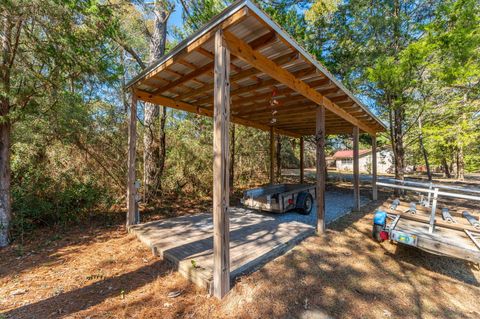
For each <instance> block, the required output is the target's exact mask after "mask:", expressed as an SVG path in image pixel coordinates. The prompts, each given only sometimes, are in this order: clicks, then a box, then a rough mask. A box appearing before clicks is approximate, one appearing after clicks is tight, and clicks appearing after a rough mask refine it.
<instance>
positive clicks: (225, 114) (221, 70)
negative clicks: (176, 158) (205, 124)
mask: <svg viewBox="0 0 480 319" xmlns="http://www.w3.org/2000/svg"><path fill="white" fill-rule="evenodd" d="M214 72H215V74H214V84H215V87H214V115H213V227H214V228H213V232H214V233H213V263H214V267H213V294H214V296H215V297H217V298H223V297H224V296H225V295H226V294H227V292H228V291H229V290H230V225H229V223H230V221H229V214H228V205H229V165H228V162H229V161H228V158H229V147H228V144H229V143H228V142H229V138H228V137H229V136H228V135H229V134H228V133H229V129H228V128H229V121H230V82H229V78H230V52H229V51H228V49H227V48H226V47H225V46H224V44H223V31H222V30H219V31H217V32H216V33H215V69H214Z"/></svg>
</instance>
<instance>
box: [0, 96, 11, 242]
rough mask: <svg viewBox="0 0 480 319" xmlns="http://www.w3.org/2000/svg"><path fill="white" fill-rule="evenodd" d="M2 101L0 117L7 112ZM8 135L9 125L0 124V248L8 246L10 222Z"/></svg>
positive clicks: (6, 107)
mask: <svg viewBox="0 0 480 319" xmlns="http://www.w3.org/2000/svg"><path fill="white" fill-rule="evenodd" d="M3 102H4V101H2V112H1V116H4V115H5V113H4V110H5V109H7V110H8V104H4V103H3ZM10 135H11V126H10V124H9V123H1V124H0V247H4V246H7V245H8V242H9V227H10V220H11V217H12V215H11V200H10Z"/></svg>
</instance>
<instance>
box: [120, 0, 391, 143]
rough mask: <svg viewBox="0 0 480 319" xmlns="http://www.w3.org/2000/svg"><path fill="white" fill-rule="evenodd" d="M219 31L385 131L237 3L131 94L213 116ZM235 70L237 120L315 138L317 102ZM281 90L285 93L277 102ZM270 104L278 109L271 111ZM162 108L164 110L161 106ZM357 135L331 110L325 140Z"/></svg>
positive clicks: (263, 18) (241, 65)
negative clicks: (332, 136)
mask: <svg viewBox="0 0 480 319" xmlns="http://www.w3.org/2000/svg"><path fill="white" fill-rule="evenodd" d="M244 12H246V13H245V15H244V16H242V17H243V19H238V23H233V22H232V23H231V24H228V22H229V21H232V20H233V18H234V17H235V16H238V15H239V14H242V13H244ZM218 28H226V29H227V30H228V32H230V33H232V34H233V35H234V36H235V37H237V38H238V39H241V40H242V41H244V42H245V43H248V44H251V45H253V46H255V47H252V49H257V50H258V51H257V52H260V53H261V54H262V55H263V56H264V57H265V58H267V59H268V60H270V61H273V62H274V63H276V64H277V65H278V66H281V67H282V68H283V69H284V70H287V71H288V72H290V73H291V74H293V75H294V76H296V77H297V78H298V79H301V80H303V81H304V82H305V83H308V84H309V85H310V86H311V87H312V88H313V89H315V90H317V92H319V93H320V94H322V95H323V96H324V97H326V98H328V99H331V101H332V102H333V103H334V104H335V107H338V108H341V109H342V110H343V111H342V112H346V113H348V114H350V115H349V116H351V117H354V118H355V119H356V121H358V122H360V123H362V125H364V126H365V128H371V130H372V131H382V130H384V129H385V126H384V124H383V123H382V122H381V121H379V120H378V119H377V118H376V117H375V116H374V115H373V114H372V113H371V112H370V111H369V110H368V108H367V107H365V106H364V105H363V104H362V103H361V102H360V101H358V100H357V99H356V98H355V97H354V96H353V94H352V93H351V92H350V91H348V90H347V89H346V88H345V87H344V86H343V85H342V84H341V83H340V82H339V81H338V80H336V79H335V78H334V77H333V76H332V75H331V74H330V73H329V72H328V70H326V68H325V67H324V66H323V65H321V63H319V62H318V61H317V60H316V59H314V58H313V57H312V56H311V55H310V54H308V53H307V52H306V51H305V50H304V49H303V48H302V47H300V46H299V45H298V43H296V42H295V41H294V40H293V39H292V38H291V37H290V36H289V35H288V34H287V33H286V32H285V31H284V30H283V29H282V28H281V27H280V26H278V25H277V24H276V23H275V22H273V20H271V19H270V18H269V17H268V16H267V15H266V13H265V12H263V11H262V10H261V9H259V8H258V7H257V6H256V5H254V4H253V3H251V2H250V1H248V0H244V1H238V2H236V3H234V4H232V5H231V6H229V7H228V8H226V9H225V10H224V11H223V12H222V13H221V14H219V15H218V16H217V17H215V18H214V19H213V20H212V21H211V22H210V23H208V24H207V25H206V26H204V27H203V28H202V29H200V30H199V31H198V32H196V33H195V34H193V35H192V36H190V37H189V38H187V39H185V40H184V41H182V42H181V43H180V44H179V45H178V46H177V47H176V48H174V49H173V50H172V51H171V52H169V53H168V54H167V55H166V56H164V57H163V58H161V59H160V60H158V61H156V62H155V63H153V64H152V66H150V67H148V68H147V69H146V70H144V71H143V72H141V73H140V74H139V75H137V76H136V77H135V78H134V79H132V80H131V81H130V82H129V83H128V84H127V87H130V86H134V87H135V88H136V89H140V90H142V91H144V93H145V94H147V95H145V94H142V95H141V96H139V98H140V99H142V98H143V99H153V98H155V97H158V98H162V97H168V98H171V101H169V104H170V105H168V106H172V107H177V108H181V109H182V108H183V109H189V110H192V109H194V108H195V107H199V106H200V107H202V108H204V109H205V110H206V111H207V113H209V114H210V113H211V111H210V110H212V109H213V53H214V49H213V38H214V36H213V35H214V32H215V30H217V29H218ZM262 41H263V42H262ZM191 47H194V49H190V48H191ZM210 67H211V69H209V68H210ZM199 69H201V70H199ZM230 69H231V76H230V81H231V91H230V94H231V100H232V104H231V113H232V114H233V115H235V114H237V115H238V117H240V118H239V119H240V122H242V123H247V122H245V120H248V121H250V122H248V123H253V122H255V123H258V124H259V125H256V124H255V126H256V127H259V128H268V127H269V126H274V127H275V128H276V129H277V130H278V131H284V132H285V133H291V135H293V134H296V135H308V134H313V132H314V130H315V106H316V104H315V103H313V102H311V101H310V100H308V99H307V98H306V97H303V98H302V96H300V95H299V94H297V92H295V91H294V90H292V89H291V88H289V87H287V86H286V85H285V84H283V83H279V82H278V81H276V80H274V79H273V78H272V77H271V76H270V75H268V74H265V73H263V72H261V71H258V70H256V69H253V68H251V67H250V65H249V64H248V63H246V62H245V61H244V60H242V59H238V58H236V57H235V56H233V55H232V57H231V67H230ZM203 70H205V71H203ZM200 71H202V72H200ZM277 91H278V92H280V93H279V94H278V95H277V96H274V95H275V93H276V92H277ZM269 93H270V94H269ZM148 94H151V95H148ZM272 99H276V100H278V101H281V103H278V104H277V105H272V104H271V102H272ZM157 100H158V99H157ZM162 101H164V103H165V100H164V99H163V100H162ZM185 103H188V105H186V104H185ZM252 110H257V112H255V111H252ZM200 111H201V110H197V112H200ZM202 112H203V111H202ZM202 112H200V113H202ZM337 114H340V113H337ZM346 118H348V117H346ZM237 120H238V119H237ZM349 121H350V120H349ZM248 123H247V124H248ZM352 129H353V125H352V124H351V123H350V122H348V121H347V120H345V119H344V118H342V117H340V116H338V115H336V114H334V113H332V112H331V111H329V110H328V109H327V111H326V131H327V134H337V133H349V132H351V130H352Z"/></svg>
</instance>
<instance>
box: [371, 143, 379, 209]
mask: <svg viewBox="0 0 480 319" xmlns="http://www.w3.org/2000/svg"><path fill="white" fill-rule="evenodd" d="M372 199H373V200H377V199H378V187H377V135H376V134H373V135H372Z"/></svg>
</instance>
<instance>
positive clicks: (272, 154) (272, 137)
mask: <svg viewBox="0 0 480 319" xmlns="http://www.w3.org/2000/svg"><path fill="white" fill-rule="evenodd" d="M274 158H275V131H274V129H273V126H270V184H273V183H274V181H275V176H274V175H275V169H274V165H273V164H274V161H273V159H274Z"/></svg>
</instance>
